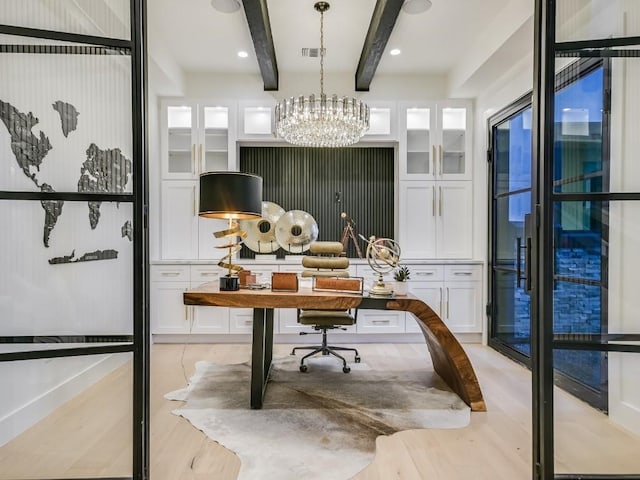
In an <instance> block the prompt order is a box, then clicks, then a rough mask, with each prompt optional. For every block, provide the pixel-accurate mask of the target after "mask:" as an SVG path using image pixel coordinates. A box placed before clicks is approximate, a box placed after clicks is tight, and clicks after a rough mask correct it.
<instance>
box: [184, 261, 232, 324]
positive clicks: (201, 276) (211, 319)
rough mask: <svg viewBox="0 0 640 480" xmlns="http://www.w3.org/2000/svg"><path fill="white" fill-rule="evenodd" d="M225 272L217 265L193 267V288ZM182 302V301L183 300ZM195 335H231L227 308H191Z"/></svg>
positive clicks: (191, 271) (191, 275)
mask: <svg viewBox="0 0 640 480" xmlns="http://www.w3.org/2000/svg"><path fill="white" fill-rule="evenodd" d="M223 273H224V272H223V271H222V269H221V268H220V267H218V266H217V265H191V268H190V277H191V288H195V287H197V286H198V285H201V284H203V283H206V282H211V281H213V280H216V279H217V278H218V277H219V276H220V275H222V274H223ZM181 301H182V299H181ZM189 308H191V309H192V315H193V328H192V332H193V333H229V311H230V310H231V309H229V308H227V307H211V306H191V307H189Z"/></svg>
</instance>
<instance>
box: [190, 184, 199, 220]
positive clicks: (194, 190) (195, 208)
mask: <svg viewBox="0 0 640 480" xmlns="http://www.w3.org/2000/svg"><path fill="white" fill-rule="evenodd" d="M191 192H192V193H193V216H194V217H195V216H196V215H197V214H198V200H197V198H196V197H197V195H196V187H195V186H193V187H191Z"/></svg>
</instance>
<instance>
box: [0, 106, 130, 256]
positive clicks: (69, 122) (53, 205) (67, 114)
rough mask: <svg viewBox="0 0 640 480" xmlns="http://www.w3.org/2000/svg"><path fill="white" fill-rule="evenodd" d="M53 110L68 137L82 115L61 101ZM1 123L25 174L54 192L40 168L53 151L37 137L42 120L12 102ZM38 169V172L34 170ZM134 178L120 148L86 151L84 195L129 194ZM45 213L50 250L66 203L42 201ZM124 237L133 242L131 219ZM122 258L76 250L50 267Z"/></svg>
mask: <svg viewBox="0 0 640 480" xmlns="http://www.w3.org/2000/svg"><path fill="white" fill-rule="evenodd" d="M52 107H53V109H54V110H55V111H56V112H58V114H59V116H60V123H61V128H62V133H63V135H64V136H65V138H67V137H68V135H69V133H71V132H73V131H75V130H76V128H77V126H78V116H79V112H78V111H77V110H76V108H75V107H74V106H73V105H71V104H70V103H66V102H63V101H61V100H57V101H56V102H55V103H53V104H52ZM0 120H2V123H4V125H5V127H6V128H7V130H8V132H9V135H10V136H11V151H12V152H13V154H14V156H15V160H16V162H17V163H18V166H19V167H20V169H21V170H22V171H23V173H24V174H25V175H26V176H27V178H29V179H30V180H31V181H32V182H33V183H34V184H35V185H36V187H38V188H39V189H40V191H41V192H46V193H53V192H55V191H56V190H55V189H54V188H53V186H52V185H50V184H48V183H46V182H44V181H42V180H41V179H40V178H38V174H39V173H40V165H41V164H42V162H43V161H45V157H46V156H47V154H48V153H49V151H50V150H51V149H52V148H53V146H52V145H51V142H50V141H49V138H48V137H47V136H46V135H45V133H44V132H42V131H40V136H39V137H38V136H36V135H34V133H33V132H32V128H33V127H34V126H35V125H37V124H38V118H37V117H35V116H34V115H33V113H32V112H29V113H23V112H21V111H19V110H18V109H17V108H16V107H14V106H13V105H11V104H10V103H8V102H3V101H2V100H0ZM34 170H35V171H34ZM130 176H131V160H129V159H128V158H127V157H125V156H124V155H123V154H122V152H121V151H120V149H119V148H113V149H101V148H100V147H98V146H97V145H96V144H95V143H91V144H90V145H89V146H88V148H87V149H86V160H85V161H84V163H83V164H82V166H81V168H80V177H79V179H78V192H80V193H100V192H101V193H122V192H124V191H125V187H126V185H127V182H128V181H129V177H130ZM87 203H88V207H89V225H90V227H91V230H95V228H96V227H97V226H98V223H99V221H100V204H101V202H99V201H89V202H87ZM40 204H41V205H42V208H43V210H44V212H45V217H44V226H43V235H42V241H43V243H44V246H45V247H47V248H48V247H49V241H50V239H51V235H52V233H53V231H54V228H55V226H56V223H57V221H58V218H59V217H60V216H61V215H62V209H63V207H64V200H42V201H40ZM120 233H121V236H122V238H125V237H126V238H127V239H128V240H129V241H132V240H133V228H132V225H131V221H130V220H127V221H126V222H125V223H124V224H123V225H122V227H121V232H120ZM116 258H118V251H117V250H115V249H105V250H94V251H91V252H85V253H83V254H81V255H79V256H77V257H76V255H75V249H74V250H72V251H71V253H70V254H69V255H64V256H61V257H53V258H50V259H49V263H50V264H60V263H77V262H89V261H94V260H108V259H116Z"/></svg>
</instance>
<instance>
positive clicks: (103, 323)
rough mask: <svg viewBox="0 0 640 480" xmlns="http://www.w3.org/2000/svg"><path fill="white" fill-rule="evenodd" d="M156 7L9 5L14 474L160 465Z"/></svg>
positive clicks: (3, 348)
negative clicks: (153, 417) (153, 386)
mask: <svg viewBox="0 0 640 480" xmlns="http://www.w3.org/2000/svg"><path fill="white" fill-rule="evenodd" d="M145 5H146V4H145V1H144V0H114V1H111V2H104V3H103V4H101V5H95V4H90V3H80V2H65V1H55V0H54V1H51V2H47V5H46V8H45V6H44V5H43V4H42V3H41V2H33V1H24V2H5V3H3V4H2V5H1V6H0V222H1V223H2V229H1V230H0V318H1V319H2V322H1V323H0V368H1V370H2V383H3V392H4V394H3V399H2V400H1V401H0V423H1V424H2V426H1V427H0V431H1V432H2V433H1V434H0V452H2V451H5V452H11V453H10V455H9V456H7V455H1V456H0V457H2V458H10V459H11V461H10V462H8V463H7V462H4V463H2V461H0V463H2V465H1V467H0V478H24V479H30V478H33V479H39V478H76V479H78V478H95V479H99V478H103V479H106V478H135V479H145V478H148V464H149V460H148V450H149V447H148V445H149V441H148V439H149V421H148V419H149V398H148V397H149V395H148V394H149V335H148V325H149V320H148V258H147V257H148V253H147V252H148V233H147V203H148V201H147V198H148V194H147V152H146V141H145V139H146V99H145V95H146V92H145V89H146V66H145V62H146V60H145V38H144V35H145V29H146V27H145V22H146V20H145V18H146V14H145V10H146V6H145ZM101 385H102V387H101ZM89 392H101V393H102V395H98V394H89ZM80 399H82V400H80ZM32 432H37V434H36V433H32Z"/></svg>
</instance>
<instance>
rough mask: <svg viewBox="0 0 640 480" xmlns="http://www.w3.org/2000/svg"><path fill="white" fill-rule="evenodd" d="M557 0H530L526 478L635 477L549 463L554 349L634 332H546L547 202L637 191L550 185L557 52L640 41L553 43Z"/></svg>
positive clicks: (621, 51) (620, 346)
mask: <svg viewBox="0 0 640 480" xmlns="http://www.w3.org/2000/svg"><path fill="white" fill-rule="evenodd" d="M555 28H556V0H535V7H534V68H533V72H534V78H533V85H534V88H533V128H534V130H533V132H532V133H533V150H532V152H533V159H534V165H535V168H536V170H535V171H536V173H535V176H534V178H535V182H534V183H533V187H534V190H533V204H534V209H533V215H534V226H535V229H534V230H535V231H534V234H533V236H532V242H533V259H534V261H533V262H532V265H531V272H532V275H533V282H532V287H533V291H532V295H531V300H532V302H531V315H532V330H531V333H532V336H531V340H532V345H531V347H532V348H531V351H532V411H533V412H532V413H533V415H532V434H533V448H532V452H533V462H532V478H534V479H543V480H551V479H554V478H562V479H566V480H569V479H571V480H573V479H575V480H577V479H586V478H589V479H594V480H595V479H614V478H620V479H622V478H624V479H631V478H633V479H640V474H623V475H614V474H604V473H603V474H595V475H594V474H587V475H585V474H580V473H569V474H562V475H559V474H556V473H555V463H554V453H555V444H554V398H553V388H554V384H553V351H554V349H568V350H591V351H600V352H609V351H616V352H630V353H640V345H637V344H635V345H634V344H632V343H625V342H632V341H637V340H638V337H640V336H639V335H631V334H629V335H618V336H616V337H615V340H616V343H610V340H612V338H609V336H608V335H601V336H600V338H594V339H587V340H584V339H563V340H557V339H554V337H553V280H554V277H553V276H554V271H553V255H554V253H553V242H552V241H551V240H552V238H553V233H554V225H553V222H554V216H553V213H554V212H553V207H554V202H559V201H572V200H574V198H575V199H578V200H583V199H585V198H586V199H588V200H592V201H597V202H607V201H626V200H631V201H639V200H640V192H602V193H589V194H580V195H579V196H577V195H575V196H574V195H572V194H571V193H556V192H554V184H553V178H554V175H553V164H554V163H553V154H554V113H553V112H554V101H555V99H554V96H555V95H554V94H555V61H556V57H572V58H581V57H602V58H613V57H631V58H634V57H635V58H637V57H638V50H637V49H633V48H629V49H626V48H624V47H634V46H638V45H640V36H635V37H626V38H624V37H618V38H599V39H592V40H581V41H570V42H556V30H555Z"/></svg>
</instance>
